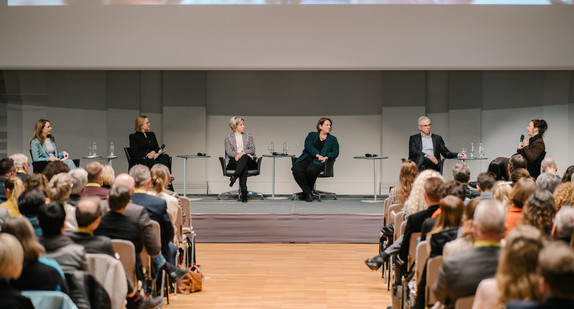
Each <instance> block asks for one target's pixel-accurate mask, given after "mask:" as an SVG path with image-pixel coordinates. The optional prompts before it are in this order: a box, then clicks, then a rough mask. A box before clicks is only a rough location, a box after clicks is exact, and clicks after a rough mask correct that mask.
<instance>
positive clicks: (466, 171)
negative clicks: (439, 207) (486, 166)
mask: <svg viewBox="0 0 574 309" xmlns="http://www.w3.org/2000/svg"><path fill="white" fill-rule="evenodd" d="M452 176H453V177H454V180H456V181H458V182H460V183H461V184H462V185H463V186H464V192H465V196H466V198H468V199H473V198H476V197H478V195H479V193H478V190H476V189H475V188H472V187H470V186H469V185H468V182H469V181H470V167H468V165H467V164H466V163H463V162H459V163H457V164H455V165H454V167H453V168H452Z"/></svg>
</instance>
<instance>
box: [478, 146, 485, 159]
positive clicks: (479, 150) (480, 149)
mask: <svg viewBox="0 0 574 309" xmlns="http://www.w3.org/2000/svg"><path fill="white" fill-rule="evenodd" d="M478 157H479V158H484V148H483V147H482V143H480V144H478Z"/></svg>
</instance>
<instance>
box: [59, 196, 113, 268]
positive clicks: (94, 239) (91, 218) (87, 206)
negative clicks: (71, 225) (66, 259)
mask: <svg viewBox="0 0 574 309" xmlns="http://www.w3.org/2000/svg"><path fill="white" fill-rule="evenodd" d="M101 220H102V207H101V205H100V199H99V198H97V197H84V198H82V199H81V200H80V202H79V203H78V206H77V207H76V221H77V222H78V228H77V229H76V230H75V231H74V232H71V233H67V234H66V235H68V236H69V237H70V238H71V239H72V240H73V241H74V242H75V243H76V244H78V245H81V246H82V247H84V250H85V251H86V253H102V254H107V255H109V256H111V257H115V251H114V247H113V245H112V240H111V239H110V238H109V237H107V236H100V235H94V231H95V230H96V229H97V228H98V226H99V225H100V221H101Z"/></svg>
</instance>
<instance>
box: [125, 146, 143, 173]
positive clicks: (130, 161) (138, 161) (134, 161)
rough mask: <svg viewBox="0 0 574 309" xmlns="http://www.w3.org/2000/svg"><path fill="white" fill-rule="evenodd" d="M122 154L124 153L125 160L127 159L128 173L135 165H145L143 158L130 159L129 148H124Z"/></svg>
mask: <svg viewBox="0 0 574 309" xmlns="http://www.w3.org/2000/svg"><path fill="white" fill-rule="evenodd" d="M124 152H125V153H126V158H127V159H128V171H129V170H130V169H131V168H132V167H133V166H134V165H136V164H143V165H146V164H145V159H144V158H132V154H131V152H130V147H124Z"/></svg>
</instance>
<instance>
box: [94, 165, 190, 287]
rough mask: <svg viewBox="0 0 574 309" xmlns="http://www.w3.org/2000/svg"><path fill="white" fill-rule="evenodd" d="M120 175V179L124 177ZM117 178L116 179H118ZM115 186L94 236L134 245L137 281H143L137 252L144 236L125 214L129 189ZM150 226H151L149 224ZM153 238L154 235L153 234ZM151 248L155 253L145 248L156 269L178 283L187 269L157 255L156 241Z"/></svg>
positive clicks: (135, 223)
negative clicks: (164, 272) (107, 207)
mask: <svg viewBox="0 0 574 309" xmlns="http://www.w3.org/2000/svg"><path fill="white" fill-rule="evenodd" d="M122 175H125V174H121V175H120V176H121V177H124V176H122ZM120 176H118V177H120ZM117 182H118V181H117V180H116V184H114V186H113V187H112V189H111V190H110V194H109V197H108V200H109V209H110V210H109V211H108V212H107V213H106V214H105V215H104V216H103V218H102V220H101V222H100V226H99V227H98V228H97V229H96V230H95V231H94V233H95V234H96V235H105V236H108V237H109V238H111V239H124V240H128V241H131V242H132V243H133V244H134V247H135V250H136V265H137V270H138V279H140V280H143V279H144V277H143V273H142V272H141V269H142V262H141V260H140V255H139V252H141V251H142V250H143V247H144V241H145V235H144V231H143V226H141V224H140V223H139V219H138V218H134V217H133V216H131V215H128V214H126V212H127V208H128V204H129V203H130V194H131V190H130V188H128V187H126V186H123V185H118V184H117ZM150 225H151V224H150ZM153 236H154V237H155V234H153ZM153 241H155V242H156V244H155V245H153V247H155V248H157V249H156V250H157V252H150V248H149V247H147V243H146V250H147V251H148V253H149V255H150V256H151V257H152V260H153V261H154V263H156V266H157V267H158V268H161V269H164V270H165V271H167V273H168V274H169V276H170V278H171V280H172V281H174V282H175V281H178V280H179V279H181V277H183V276H184V275H185V274H187V273H188V272H189V270H187V269H179V268H177V267H175V266H174V265H173V264H171V263H167V262H166V260H165V258H164V257H163V255H161V254H159V246H158V245H157V240H155V239H154V240H153Z"/></svg>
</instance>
